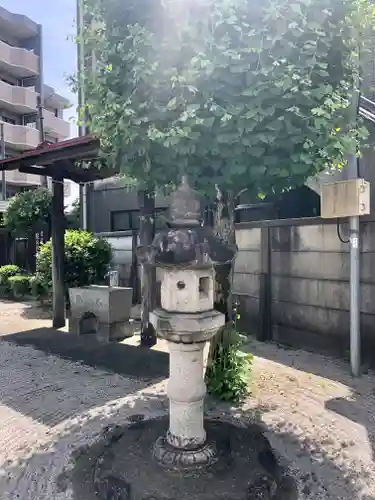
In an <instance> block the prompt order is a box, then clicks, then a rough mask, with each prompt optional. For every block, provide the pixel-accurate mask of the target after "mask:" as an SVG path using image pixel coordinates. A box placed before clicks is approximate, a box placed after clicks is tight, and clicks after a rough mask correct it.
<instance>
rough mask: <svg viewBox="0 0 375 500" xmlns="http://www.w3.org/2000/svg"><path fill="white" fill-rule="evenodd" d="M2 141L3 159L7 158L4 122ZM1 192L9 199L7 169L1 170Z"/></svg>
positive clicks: (0, 126) (4, 197) (1, 131)
mask: <svg viewBox="0 0 375 500" xmlns="http://www.w3.org/2000/svg"><path fill="white" fill-rule="evenodd" d="M0 143H1V159H2V160H4V159H5V135H4V123H3V122H1V124H0ZM1 194H2V199H3V201H5V200H6V199H7V183H6V175H5V170H2V172H1Z"/></svg>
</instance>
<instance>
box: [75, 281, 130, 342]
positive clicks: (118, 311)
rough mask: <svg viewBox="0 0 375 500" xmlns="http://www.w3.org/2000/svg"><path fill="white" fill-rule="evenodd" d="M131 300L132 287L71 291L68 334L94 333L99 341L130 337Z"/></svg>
mask: <svg viewBox="0 0 375 500" xmlns="http://www.w3.org/2000/svg"><path fill="white" fill-rule="evenodd" d="M132 297H133V289H132V288H124V287H109V286H100V285H91V286H87V287H82V288H70V289H69V298H70V318H69V332H70V333H74V334H75V335H87V334H95V335H96V337H97V339H98V340H99V341H101V342H109V341H112V340H123V339H125V338H127V337H131V336H132V335H133V334H134V331H133V328H134V327H133V325H132V323H130V322H129V320H130V311H131V307H132Z"/></svg>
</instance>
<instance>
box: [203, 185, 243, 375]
mask: <svg viewBox="0 0 375 500" xmlns="http://www.w3.org/2000/svg"><path fill="white" fill-rule="evenodd" d="M234 222H235V218H234V197H233V193H232V192H221V191H219V190H217V199H216V210H215V217H214V232H215V233H216V235H217V236H218V237H219V238H221V240H222V241H223V242H225V243H226V244H227V245H230V246H233V245H235V244H236V236H235V226H234ZM215 279H216V295H215V309H217V310H218V311H220V312H221V313H223V314H225V319H226V324H227V323H228V322H230V321H232V319H233V299H232V282H233V263H229V264H225V265H220V266H217V267H216V269H215ZM229 343H230V331H229V330H228V329H227V328H225V327H223V328H221V329H220V330H219V331H218V333H217V334H216V335H215V337H213V339H212V340H211V344H210V350H209V355H208V361H207V368H209V367H210V366H211V365H212V362H213V360H214V358H215V355H216V353H218V352H219V350H218V349H217V346H218V345H223V344H224V345H225V344H229Z"/></svg>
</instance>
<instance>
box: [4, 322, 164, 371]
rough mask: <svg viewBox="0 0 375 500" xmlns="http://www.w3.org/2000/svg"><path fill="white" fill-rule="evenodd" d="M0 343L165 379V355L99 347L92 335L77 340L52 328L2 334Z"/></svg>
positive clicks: (116, 345)
mask: <svg viewBox="0 0 375 500" xmlns="http://www.w3.org/2000/svg"><path fill="white" fill-rule="evenodd" d="M1 340H5V341H7V342H12V343H14V344H17V345H27V346H32V347H34V348H35V349H38V350H40V351H43V352H45V353H48V354H54V355H56V356H59V357H61V358H64V359H69V360H71V361H78V362H81V363H84V364H85V365H88V366H91V367H94V368H97V367H99V368H104V369H105V370H110V371H112V372H114V373H118V374H121V375H125V376H129V377H136V378H140V379H154V378H160V377H168V370H169V355H168V353H166V352H161V351H156V350H152V349H144V348H141V347H136V346H132V345H128V344H121V343H115V342H112V343H109V344H102V343H100V342H98V341H97V340H96V338H95V336H91V335H86V336H81V337H77V336H74V335H72V334H69V333H66V332H61V331H58V330H55V329H53V328H37V329H34V330H29V331H24V332H19V333H13V334H10V335H4V336H2V337H1Z"/></svg>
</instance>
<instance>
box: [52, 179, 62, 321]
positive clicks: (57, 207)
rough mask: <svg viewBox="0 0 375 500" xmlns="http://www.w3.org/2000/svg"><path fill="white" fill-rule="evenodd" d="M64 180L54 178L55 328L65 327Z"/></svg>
mask: <svg viewBox="0 0 375 500" xmlns="http://www.w3.org/2000/svg"><path fill="white" fill-rule="evenodd" d="M63 181H64V178H63V176H62V175H61V174H55V175H54V176H53V178H52V229H51V234H52V292H53V296H52V304H53V327H54V328H62V327H64V326H65V284H64V253H65V252H64V234H65V218H64V182H63Z"/></svg>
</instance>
